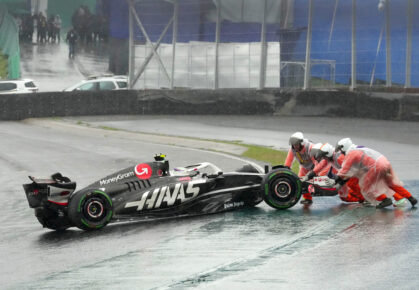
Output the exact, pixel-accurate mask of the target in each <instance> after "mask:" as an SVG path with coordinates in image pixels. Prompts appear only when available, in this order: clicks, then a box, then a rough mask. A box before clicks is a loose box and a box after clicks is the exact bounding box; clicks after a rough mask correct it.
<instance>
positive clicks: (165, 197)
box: [125, 180, 206, 211]
mask: <svg viewBox="0 0 419 290" xmlns="http://www.w3.org/2000/svg"><path fill="white" fill-rule="evenodd" d="M205 182H206V181H205V180H196V181H191V182H188V184H187V185H186V184H182V183H176V184H175V185H172V186H163V187H158V188H155V189H154V190H153V191H151V190H149V191H146V192H145V193H144V194H143V195H142V196H141V199H140V200H137V201H132V202H128V203H126V204H125V208H129V207H136V208H137V211H142V210H145V209H155V208H160V207H168V206H173V205H174V204H175V202H176V201H178V203H184V202H186V201H188V200H190V199H194V198H195V197H197V196H198V194H199V191H200V188H199V184H203V183H205Z"/></svg>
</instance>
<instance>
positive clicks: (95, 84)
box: [64, 75, 128, 92]
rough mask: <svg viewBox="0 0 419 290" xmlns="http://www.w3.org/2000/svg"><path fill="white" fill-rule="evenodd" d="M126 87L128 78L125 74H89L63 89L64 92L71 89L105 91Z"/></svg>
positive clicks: (124, 88)
mask: <svg viewBox="0 0 419 290" xmlns="http://www.w3.org/2000/svg"><path fill="white" fill-rule="evenodd" d="M127 88H128V78H127V77H126V76H113V75H110V76H107V75H105V76H91V77H89V78H87V79H86V80H83V81H81V82H79V83H77V84H75V85H74V86H71V87H69V88H67V89H65V90H64V91H65V92H72V91H107V90H126V89H127Z"/></svg>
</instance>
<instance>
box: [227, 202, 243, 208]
mask: <svg viewBox="0 0 419 290" xmlns="http://www.w3.org/2000/svg"><path fill="white" fill-rule="evenodd" d="M242 206H244V201H237V202H229V203H225V204H224V209H232V208H236V207H242Z"/></svg>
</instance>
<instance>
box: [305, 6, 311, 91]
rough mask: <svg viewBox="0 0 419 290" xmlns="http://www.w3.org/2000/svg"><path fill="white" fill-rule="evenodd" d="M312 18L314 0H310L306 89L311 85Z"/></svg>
mask: <svg viewBox="0 0 419 290" xmlns="http://www.w3.org/2000/svg"><path fill="white" fill-rule="evenodd" d="M312 18H313V0H309V4H308V27H307V41H306V42H307V43H306V62H305V71H304V87H303V88H304V90H306V89H308V88H309V87H310V75H311V74H310V71H311V60H310V52H311V30H312Z"/></svg>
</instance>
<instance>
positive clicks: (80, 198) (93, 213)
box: [68, 190, 113, 231]
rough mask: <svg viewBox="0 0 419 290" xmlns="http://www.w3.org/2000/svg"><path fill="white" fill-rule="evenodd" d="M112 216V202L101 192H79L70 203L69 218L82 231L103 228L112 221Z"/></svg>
mask: <svg viewBox="0 0 419 290" xmlns="http://www.w3.org/2000/svg"><path fill="white" fill-rule="evenodd" d="M112 215H113V206H112V200H111V198H110V197H109V196H108V195H107V194H106V193H105V192H103V191H100V190H92V191H87V192H78V193H76V194H75V195H74V196H72V197H71V199H70V201H69V205H68V217H69V219H70V221H71V222H72V223H73V224H74V225H75V226H76V227H78V228H79V229H82V230H87V231H89V230H97V229H100V228H103V227H104V226H106V225H107V224H108V222H109V221H110V220H111V218H112Z"/></svg>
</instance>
